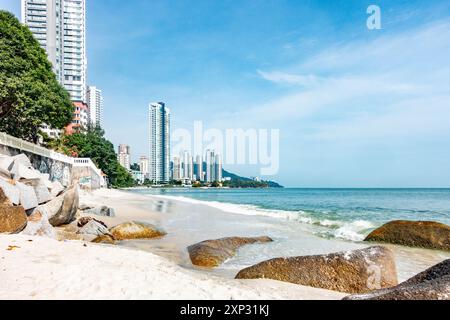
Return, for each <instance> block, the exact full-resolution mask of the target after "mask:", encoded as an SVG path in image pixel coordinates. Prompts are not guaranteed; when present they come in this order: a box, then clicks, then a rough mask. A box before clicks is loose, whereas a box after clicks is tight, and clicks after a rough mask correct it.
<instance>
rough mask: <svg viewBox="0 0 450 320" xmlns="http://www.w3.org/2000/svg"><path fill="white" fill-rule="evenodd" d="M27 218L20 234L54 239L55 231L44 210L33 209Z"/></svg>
mask: <svg viewBox="0 0 450 320" xmlns="http://www.w3.org/2000/svg"><path fill="white" fill-rule="evenodd" d="M27 220H28V223H27V226H26V227H25V229H24V230H23V231H22V232H21V234H24V235H29V236H42V237H49V238H52V239H56V231H55V229H54V228H53V226H52V225H51V224H50V222H49V221H48V217H47V214H46V213H45V212H44V211H39V210H36V209H35V210H34V211H33V213H32V214H31V215H30V216H29V217H28V218H27Z"/></svg>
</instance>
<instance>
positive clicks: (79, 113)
mask: <svg viewBox="0 0 450 320" xmlns="http://www.w3.org/2000/svg"><path fill="white" fill-rule="evenodd" d="M73 106H74V111H73V119H72V122H71V123H70V124H69V125H68V126H67V127H66V133H67V134H73V133H76V132H80V131H81V130H82V129H83V128H86V127H87V125H88V122H89V108H88V105H87V104H86V103H84V102H82V101H74V102H73Z"/></svg>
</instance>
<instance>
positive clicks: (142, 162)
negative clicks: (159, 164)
mask: <svg viewBox="0 0 450 320" xmlns="http://www.w3.org/2000/svg"><path fill="white" fill-rule="evenodd" d="M139 170H140V171H141V172H142V174H143V175H144V177H145V178H148V157H146V156H141V158H140V159H139Z"/></svg>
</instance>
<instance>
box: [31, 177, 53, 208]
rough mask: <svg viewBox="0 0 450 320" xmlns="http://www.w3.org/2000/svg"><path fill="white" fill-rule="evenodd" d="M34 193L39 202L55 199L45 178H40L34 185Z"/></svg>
mask: <svg viewBox="0 0 450 320" xmlns="http://www.w3.org/2000/svg"><path fill="white" fill-rule="evenodd" d="M34 193H35V194H36V198H37V200H38V203H39V204H43V203H45V202H48V201H50V200H52V199H53V197H52V195H51V194H50V191H48V187H47V185H46V183H45V180H44V179H42V178H41V179H40V180H39V182H38V183H37V184H36V185H35V186H34Z"/></svg>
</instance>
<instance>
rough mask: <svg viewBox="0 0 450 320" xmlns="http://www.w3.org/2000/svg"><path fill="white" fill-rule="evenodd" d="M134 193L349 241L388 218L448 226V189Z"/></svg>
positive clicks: (189, 189)
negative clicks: (307, 227)
mask: <svg viewBox="0 0 450 320" xmlns="http://www.w3.org/2000/svg"><path fill="white" fill-rule="evenodd" d="M134 192H137V193H143V194H151V195H157V196H169V197H170V198H173V199H178V200H182V201H188V202H193V203H196V202H197V203H203V204H206V205H209V206H213V207H216V208H218V209H222V210H224V211H227V212H233V213H240V214H247V215H263V216H271V217H274V218H280V219H285V220H288V221H289V222H290V223H299V224H308V225H310V226H311V228H310V230H311V232H312V233H314V234H316V235H318V236H320V237H325V238H338V239H343V240H347V241H362V240H363V239H364V238H365V237H366V236H367V234H368V233H370V231H372V230H373V229H375V228H377V227H379V226H381V225H382V224H384V223H386V222H388V221H392V220H427V221H438V222H442V223H445V224H450V189H306V188H268V189H216V188H209V189H199V188H170V189H138V190H135V191H134Z"/></svg>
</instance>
